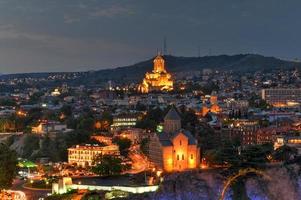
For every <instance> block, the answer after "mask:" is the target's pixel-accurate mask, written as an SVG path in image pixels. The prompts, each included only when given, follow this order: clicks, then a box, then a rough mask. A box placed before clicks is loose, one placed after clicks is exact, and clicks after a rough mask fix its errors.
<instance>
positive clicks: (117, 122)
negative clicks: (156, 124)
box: [111, 115, 138, 131]
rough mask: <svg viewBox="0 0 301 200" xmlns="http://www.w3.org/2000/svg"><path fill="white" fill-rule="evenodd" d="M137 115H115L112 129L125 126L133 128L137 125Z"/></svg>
mask: <svg viewBox="0 0 301 200" xmlns="http://www.w3.org/2000/svg"><path fill="white" fill-rule="evenodd" d="M137 120H138V118H137V116H133V115H119V116H115V117H113V124H112V125H111V130H112V131H114V130H119V129H125V128H132V127H135V126H136V123H137Z"/></svg>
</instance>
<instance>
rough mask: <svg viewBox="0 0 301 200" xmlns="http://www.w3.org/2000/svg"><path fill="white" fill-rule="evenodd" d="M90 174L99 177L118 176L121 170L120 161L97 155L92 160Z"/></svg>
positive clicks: (114, 157)
mask: <svg viewBox="0 0 301 200" xmlns="http://www.w3.org/2000/svg"><path fill="white" fill-rule="evenodd" d="M93 162H94V164H95V166H94V167H92V172H93V173H95V174H98V175H101V176H110V175H119V174H120V173H121V172H122V170H123V166H122V160H121V159H120V158H119V157H117V156H113V155H98V156H96V157H95V159H94V161H93Z"/></svg>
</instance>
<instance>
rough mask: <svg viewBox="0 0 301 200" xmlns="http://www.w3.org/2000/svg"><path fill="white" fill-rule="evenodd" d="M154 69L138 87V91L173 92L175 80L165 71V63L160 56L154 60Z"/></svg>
mask: <svg viewBox="0 0 301 200" xmlns="http://www.w3.org/2000/svg"><path fill="white" fill-rule="evenodd" d="M153 62H154V69H153V70H152V72H151V73H149V72H147V73H146V74H145V78H144V79H143V81H142V83H141V84H140V85H139V86H138V91H139V92H141V93H148V92H151V91H171V90H173V80H172V77H171V74H170V73H168V72H167V71H166V69H165V61H164V59H163V57H162V56H161V55H160V54H158V55H157V56H156V58H155V59H154V61H153Z"/></svg>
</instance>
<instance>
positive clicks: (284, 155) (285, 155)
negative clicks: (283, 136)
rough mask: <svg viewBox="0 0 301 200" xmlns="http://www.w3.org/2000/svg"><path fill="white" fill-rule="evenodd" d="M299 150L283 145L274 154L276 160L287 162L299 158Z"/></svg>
mask: <svg viewBox="0 0 301 200" xmlns="http://www.w3.org/2000/svg"><path fill="white" fill-rule="evenodd" d="M297 154H298V150H297V149H296V148H294V147H289V146H287V145H283V146H281V147H279V148H278V149H276V151H275V152H274V155H273V157H274V159H275V160H280V161H284V162H287V161H289V160H291V159H292V158H294V157H295V156H297Z"/></svg>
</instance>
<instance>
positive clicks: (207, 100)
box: [201, 92, 222, 117]
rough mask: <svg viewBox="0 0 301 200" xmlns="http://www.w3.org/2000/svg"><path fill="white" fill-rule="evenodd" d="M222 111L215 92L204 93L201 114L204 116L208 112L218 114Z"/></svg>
mask: <svg viewBox="0 0 301 200" xmlns="http://www.w3.org/2000/svg"><path fill="white" fill-rule="evenodd" d="M221 111H222V109H221V108H220V106H219V105H218V101H217V94H216V93H215V92H213V93H212V94H211V95H206V96H205V97H204V99H203V104H202V110H201V115H202V116H203V117H204V116H206V115H207V114H208V113H209V112H211V113H215V114H218V113H220V112H221Z"/></svg>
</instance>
